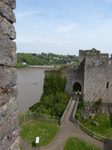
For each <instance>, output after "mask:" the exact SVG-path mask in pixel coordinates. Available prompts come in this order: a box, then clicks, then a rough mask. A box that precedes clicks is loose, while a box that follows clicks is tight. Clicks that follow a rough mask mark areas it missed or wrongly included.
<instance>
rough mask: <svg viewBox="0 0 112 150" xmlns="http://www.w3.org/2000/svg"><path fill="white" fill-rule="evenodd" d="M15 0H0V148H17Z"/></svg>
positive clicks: (11, 149) (3, 149)
mask: <svg viewBox="0 0 112 150" xmlns="http://www.w3.org/2000/svg"><path fill="white" fill-rule="evenodd" d="M15 8H16V1H15V0H0V150H8V149H9V148H10V150H18V148H19V143H18V135H19V133H18V104H17V99H16V97H17V93H18V91H17V87H16V80H17V74H16V69H15V68H14V66H15V64H16V43H15V42H14V41H13V40H14V39H15V38H16V32H15V28H14V25H13V23H15V22H16V19H15V14H14V13H13V9H15Z"/></svg>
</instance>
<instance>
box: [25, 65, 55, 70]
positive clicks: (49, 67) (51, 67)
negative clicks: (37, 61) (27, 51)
mask: <svg viewBox="0 0 112 150" xmlns="http://www.w3.org/2000/svg"><path fill="white" fill-rule="evenodd" d="M27 67H28V68H37V69H53V68H54V66H40V65H39V66H35V65H33V66H27Z"/></svg>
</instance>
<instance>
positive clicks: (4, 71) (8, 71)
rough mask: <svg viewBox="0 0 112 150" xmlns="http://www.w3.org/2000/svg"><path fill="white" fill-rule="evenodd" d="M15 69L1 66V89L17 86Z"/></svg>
mask: <svg viewBox="0 0 112 150" xmlns="http://www.w3.org/2000/svg"><path fill="white" fill-rule="evenodd" d="M16 71H17V70H16V69H15V68H6V67H1V66H0V88H5V87H7V86H8V87H11V86H12V87H13V86H15V85H16V80H17V74H16Z"/></svg>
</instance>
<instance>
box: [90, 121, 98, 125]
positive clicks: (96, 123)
mask: <svg viewBox="0 0 112 150" xmlns="http://www.w3.org/2000/svg"><path fill="white" fill-rule="evenodd" d="M91 123H92V124H93V125H94V126H99V123H98V122H93V121H92V122H91Z"/></svg>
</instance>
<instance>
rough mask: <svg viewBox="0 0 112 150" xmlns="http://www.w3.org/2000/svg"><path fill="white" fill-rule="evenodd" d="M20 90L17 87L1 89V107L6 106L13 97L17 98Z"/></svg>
mask: <svg viewBox="0 0 112 150" xmlns="http://www.w3.org/2000/svg"><path fill="white" fill-rule="evenodd" d="M17 94H18V89H17V87H16V86H14V87H8V88H2V89H0V107H1V106H3V105H4V104H6V103H7V102H8V101H9V100H10V99H11V98H12V97H16V98H17Z"/></svg>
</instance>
